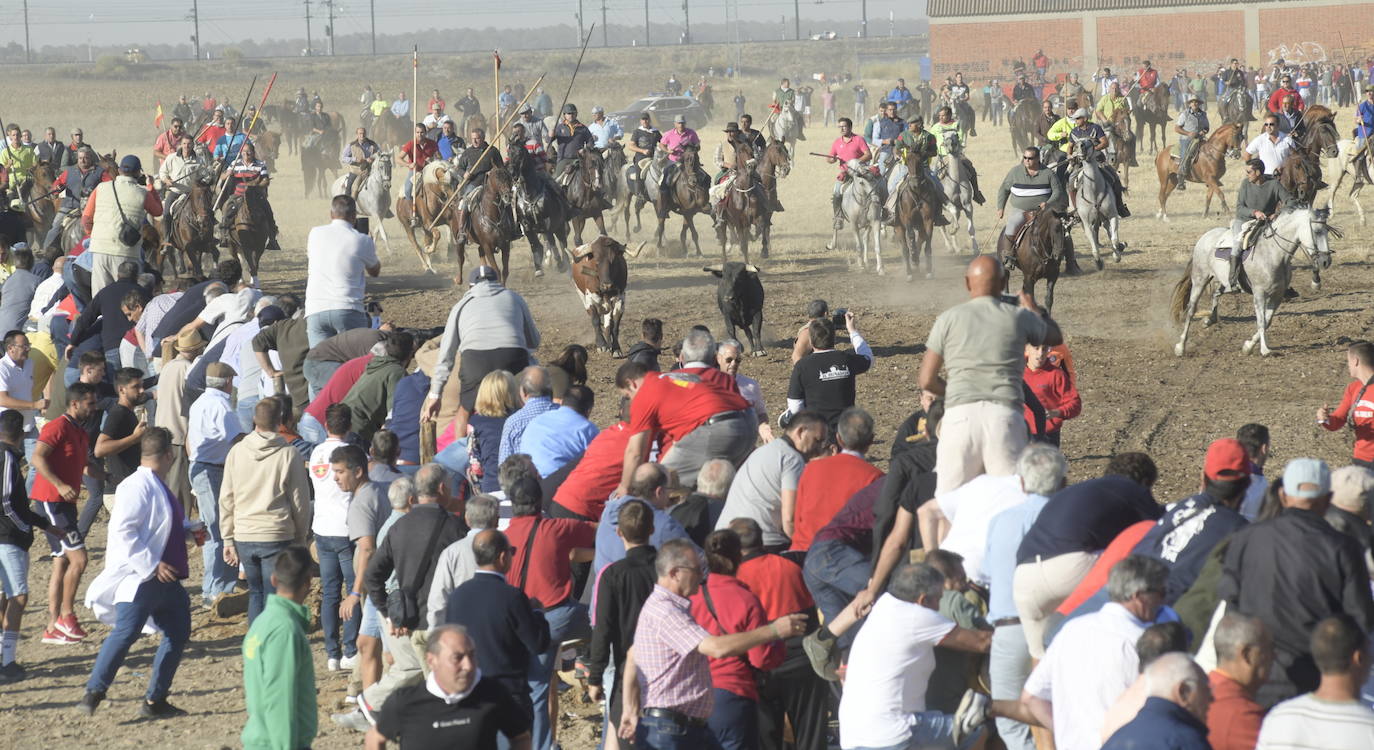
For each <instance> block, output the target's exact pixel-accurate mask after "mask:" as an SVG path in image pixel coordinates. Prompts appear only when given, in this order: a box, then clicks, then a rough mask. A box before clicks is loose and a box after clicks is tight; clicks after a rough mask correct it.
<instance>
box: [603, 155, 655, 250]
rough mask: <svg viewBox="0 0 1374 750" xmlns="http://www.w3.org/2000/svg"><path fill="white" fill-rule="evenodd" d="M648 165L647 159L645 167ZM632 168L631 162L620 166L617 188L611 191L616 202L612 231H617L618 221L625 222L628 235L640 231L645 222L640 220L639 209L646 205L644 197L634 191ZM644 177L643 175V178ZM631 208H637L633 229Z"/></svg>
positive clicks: (612, 212) (612, 218)
mask: <svg viewBox="0 0 1374 750" xmlns="http://www.w3.org/2000/svg"><path fill="white" fill-rule="evenodd" d="M648 165H649V163H648V162H647V161H646V162H644V166H645V167H647V166H648ZM630 168H631V167H630V165H629V164H625V165H624V166H622V167H621V168H620V174H619V175H618V176H617V178H616V181H615V189H614V190H613V191H612V192H611V193H610V199H611V202H612V203H613V204H614V208H613V209H612V211H611V231H615V226H616V222H623V223H624V225H625V234H626V235H629V234H631V233H632V232H638V231H639V230H640V229H642V228H643V224H642V223H641V222H640V220H639V211H638V209H641V208H643V207H644V199H643V198H641V197H640V196H639V195H638V194H637V193H635V192H634V186H633V185H632V184H631V183H630ZM642 177H643V176H642V175H641V179H642ZM636 202H637V203H636ZM631 208H634V209H636V210H635V227H634V229H633V230H632V229H630V209H631Z"/></svg>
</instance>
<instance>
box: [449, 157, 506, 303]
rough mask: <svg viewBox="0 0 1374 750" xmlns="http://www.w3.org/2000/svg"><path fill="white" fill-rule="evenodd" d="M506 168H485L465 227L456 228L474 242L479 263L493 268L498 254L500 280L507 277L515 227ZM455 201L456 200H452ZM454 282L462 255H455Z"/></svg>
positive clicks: (502, 281)
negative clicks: (456, 260)
mask: <svg viewBox="0 0 1374 750" xmlns="http://www.w3.org/2000/svg"><path fill="white" fill-rule="evenodd" d="M511 188H512V182H511V174H510V171H509V170H507V169H506V168H505V167H504V166H501V165H497V166H494V167H492V168H491V169H490V170H488V171H487V174H486V179H484V180H483V181H482V186H481V187H480V188H478V189H477V190H478V192H479V195H478V196H477V198H476V200H475V202H474V203H473V204H472V210H470V211H468V216H467V219H468V221H467V226H465V227H459V228H458V230H459V231H461V232H465V233H466V235H467V239H468V241H469V242H475V243H477V250H478V254H479V255H480V256H481V258H482V263H483V264H485V265H488V266H491V267H492V268H497V265H496V254H497V253H498V252H499V253H500V254H501V265H500V269H501V283H503V284H504V283H505V282H506V279H507V278H508V277H509V276H510V243H511V240H513V239H515V237H516V227H515V221H514V217H513V215H512V210H511V209H512V208H513V204H512V202H513V199H514V198H513V195H512V191H511ZM455 203H456V202H455ZM454 278H455V282H454V283H461V281H462V279H463V256H462V255H461V254H460V255H459V256H458V275H457V276H456V277H454Z"/></svg>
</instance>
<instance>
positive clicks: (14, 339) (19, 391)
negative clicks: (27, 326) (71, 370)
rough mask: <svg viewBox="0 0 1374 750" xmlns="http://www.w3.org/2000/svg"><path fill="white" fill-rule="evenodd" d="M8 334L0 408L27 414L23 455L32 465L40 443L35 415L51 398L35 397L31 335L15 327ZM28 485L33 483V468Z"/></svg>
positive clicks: (0, 365)
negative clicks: (30, 350) (30, 357)
mask: <svg viewBox="0 0 1374 750" xmlns="http://www.w3.org/2000/svg"><path fill="white" fill-rule="evenodd" d="M8 333H9V335H8V336H5V339H4V346H5V356H3V357H0V412H6V411H9V410H11V409H13V410H15V411H17V412H19V413H20V414H23V415H24V459H25V461H27V462H28V464H29V465H30V466H32V465H33V449H34V447H35V446H36V445H37V443H38V428H37V427H35V426H34V423H33V418H34V417H35V416H36V415H37V414H38V413H39V412H40V411H42V410H44V409H47V408H48V399H47V398H46V396H45V397H44V398H39V399H34V398H33V361H32V360H30V359H29V337H28V336H25V335H24V334H22V333H20V332H18V331H13V332H8ZM29 475H30V476H29V479H28V485H29V487H30V488H32V487H33V477H32V475H33V471H32V470H30V471H29Z"/></svg>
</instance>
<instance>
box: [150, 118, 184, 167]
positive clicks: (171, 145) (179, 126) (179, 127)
mask: <svg viewBox="0 0 1374 750" xmlns="http://www.w3.org/2000/svg"><path fill="white" fill-rule="evenodd" d="M185 134H186V123H185V121H183V120H182V119H181V118H180V117H173V118H172V127H171V128H170V129H168V130H164V131H163V132H161V133H159V134H158V136H157V140H156V141H154V142H153V154H154V155H155V156H157V158H159V159H166V158H167V157H169V156H171V155H172V154H175V153H176V152H177V144H178V143H180V142H181V136H183V135H185Z"/></svg>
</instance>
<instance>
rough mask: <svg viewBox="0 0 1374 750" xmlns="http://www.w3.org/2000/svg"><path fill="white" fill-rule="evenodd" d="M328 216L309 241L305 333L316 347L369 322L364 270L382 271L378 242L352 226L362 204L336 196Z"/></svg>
mask: <svg viewBox="0 0 1374 750" xmlns="http://www.w3.org/2000/svg"><path fill="white" fill-rule="evenodd" d="M329 219H330V221H329V223H328V224H325V225H324V226H319V227H315V228H314V229H311V230H310V237H309V239H307V240H306V243H305V253H306V259H307V261H306V262H307V264H308V266H307V270H308V275H307V276H306V282H305V331H306V337H307V338H308V339H309V340H310V346H312V347H314V346H316V345H317V344H319V343H320V342H321V341H324V340H325V339H327V338H329V337H330V336H333V335H335V334H339V333H343V332H344V331H348V330H352V329H354V328H366V327H367V326H368V324H369V322H370V321H369V320H368V317H367V312H366V310H365V309H364V308H363V295H364V294H365V293H366V291H367V281H366V279H365V278H364V277H363V273H364V272H366V273H367V274H368V275H369V276H376V275H378V274H380V273H381V272H382V262H381V261H380V260H379V259H378V258H377V245H376V244H375V243H373V242H372V238H371V237H368V236H367V235H366V234H363V233H362V232H359V231H358V230H357V229H354V228H353V222H355V221H357V219H358V204H357V203H356V202H355V201H354V200H353V199H352V198H350V197H349V196H347V195H336V196H334V202H333V203H331V204H330V207H329Z"/></svg>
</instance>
